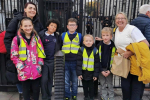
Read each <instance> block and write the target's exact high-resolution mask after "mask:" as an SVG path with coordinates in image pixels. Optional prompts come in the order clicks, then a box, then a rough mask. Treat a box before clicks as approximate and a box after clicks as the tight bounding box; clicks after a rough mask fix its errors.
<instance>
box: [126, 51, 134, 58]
mask: <svg viewBox="0 0 150 100" xmlns="http://www.w3.org/2000/svg"><path fill="white" fill-rule="evenodd" d="M133 54H134V53H132V52H131V51H125V52H124V53H123V57H124V58H126V59H127V58H129V57H130V56H132V55H133Z"/></svg>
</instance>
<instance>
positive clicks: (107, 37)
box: [102, 32, 112, 44]
mask: <svg viewBox="0 0 150 100" xmlns="http://www.w3.org/2000/svg"><path fill="white" fill-rule="evenodd" d="M102 39H103V41H104V43H105V44H109V43H110V40H111V39H112V35H111V33H110V32H103V33H102Z"/></svg>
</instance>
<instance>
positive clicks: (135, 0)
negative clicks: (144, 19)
mask: <svg viewBox="0 0 150 100" xmlns="http://www.w3.org/2000/svg"><path fill="white" fill-rule="evenodd" d="M136 2H137V0H134V10H133V19H134V18H135V12H136Z"/></svg>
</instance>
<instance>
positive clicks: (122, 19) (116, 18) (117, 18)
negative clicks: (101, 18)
mask: <svg viewBox="0 0 150 100" xmlns="http://www.w3.org/2000/svg"><path fill="white" fill-rule="evenodd" d="M123 19H126V18H116V20H123Z"/></svg>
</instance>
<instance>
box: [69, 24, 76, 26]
mask: <svg viewBox="0 0 150 100" xmlns="http://www.w3.org/2000/svg"><path fill="white" fill-rule="evenodd" d="M68 26H76V24H68Z"/></svg>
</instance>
